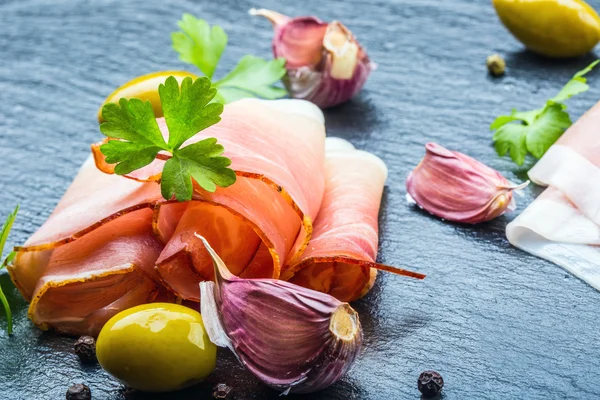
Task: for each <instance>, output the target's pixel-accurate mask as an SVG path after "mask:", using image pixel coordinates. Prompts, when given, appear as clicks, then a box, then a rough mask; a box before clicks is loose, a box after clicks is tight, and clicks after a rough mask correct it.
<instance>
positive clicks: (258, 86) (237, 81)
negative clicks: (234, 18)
mask: <svg viewBox="0 0 600 400" xmlns="http://www.w3.org/2000/svg"><path fill="white" fill-rule="evenodd" d="M179 27H180V28H181V30H182V32H175V33H173V34H172V35H171V38H172V40H173V48H174V49H175V50H176V51H177V52H178V53H179V58H180V59H181V60H182V61H184V62H187V63H190V64H194V65H196V66H197V67H198V68H199V69H200V71H202V73H204V74H205V75H206V76H208V77H209V78H211V79H212V76H213V74H214V72H215V69H216V67H217V64H218V62H219V59H220V58H221V54H222V53H223V50H224V49H225V46H226V45H227V35H226V34H225V32H224V31H223V30H222V29H221V28H219V27H218V26H216V25H215V26H213V27H212V28H210V25H209V24H208V23H207V22H206V21H204V20H202V19H199V18H195V17H193V16H192V15H190V14H184V15H183V18H182V19H181V21H179ZM285 73H286V69H285V60H284V59H283V58H278V59H276V60H270V61H267V60H264V59H262V58H260V57H255V56H251V55H246V56H244V57H243V58H242V59H241V60H240V62H239V63H238V64H237V65H236V67H235V68H234V69H233V70H232V71H231V72H230V73H229V74H227V75H226V76H225V77H224V78H222V79H220V80H217V81H214V82H213V85H214V87H216V88H217V89H218V93H217V95H216V96H217V97H216V99H217V101H219V102H223V103H230V102H232V101H235V100H239V99H242V98H246V97H259V98H264V99H270V100H272V99H278V98H281V97H284V96H286V95H287V90H285V89H283V88H280V87H276V86H274V85H275V84H276V83H277V82H279V80H281V78H282V77H283V76H284V75H285Z"/></svg>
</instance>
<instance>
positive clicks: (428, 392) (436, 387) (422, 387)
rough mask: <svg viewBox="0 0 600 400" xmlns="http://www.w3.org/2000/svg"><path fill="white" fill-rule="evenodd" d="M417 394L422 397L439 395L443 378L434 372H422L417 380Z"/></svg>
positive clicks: (442, 385)
mask: <svg viewBox="0 0 600 400" xmlns="http://www.w3.org/2000/svg"><path fill="white" fill-rule="evenodd" d="M417 385H418V388H419V392H421V393H423V397H425V398H427V397H433V396H437V395H438V394H440V392H441V391H442V388H443V387H444V378H442V376H441V375H440V374H439V373H438V372H435V371H423V372H421V375H419V379H418V380H417Z"/></svg>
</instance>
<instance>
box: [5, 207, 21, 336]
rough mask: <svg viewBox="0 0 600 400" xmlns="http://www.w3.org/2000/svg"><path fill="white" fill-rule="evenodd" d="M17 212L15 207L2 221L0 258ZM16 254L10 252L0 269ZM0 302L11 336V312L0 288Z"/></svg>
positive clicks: (17, 208)
mask: <svg viewBox="0 0 600 400" xmlns="http://www.w3.org/2000/svg"><path fill="white" fill-rule="evenodd" d="M18 212H19V206H17V207H15V209H14V211H13V212H12V213H10V214H8V217H7V218H6V221H4V225H3V226H2V230H0V257H1V256H2V252H3V251H4V245H5V244H6V240H7V239H8V234H9V233H10V229H11V228H12V225H13V223H14V222H15V219H16V218H17V213H18ZM15 255H16V253H15V252H14V251H13V252H11V253H10V254H9V255H8V257H6V260H5V261H4V263H3V264H2V265H1V266H0V268H4V266H5V265H6V264H8V263H10V262H11V261H12V260H13V258H14V257H15ZM0 302H1V303H2V306H3V307H4V313H5V314H6V321H7V329H6V330H7V331H8V334H9V335H11V334H12V312H11V310H10V304H8V300H7V299H6V296H5V295H4V292H3V291H2V288H1V287H0Z"/></svg>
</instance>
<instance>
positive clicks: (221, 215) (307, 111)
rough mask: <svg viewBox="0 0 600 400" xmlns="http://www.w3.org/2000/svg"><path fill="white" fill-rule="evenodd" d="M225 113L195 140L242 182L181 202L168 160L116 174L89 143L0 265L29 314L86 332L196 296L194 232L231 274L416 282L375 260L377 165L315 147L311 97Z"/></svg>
mask: <svg viewBox="0 0 600 400" xmlns="http://www.w3.org/2000/svg"><path fill="white" fill-rule="evenodd" d="M222 118H223V119H222V121H221V122H220V123H219V124H217V125H215V126H213V127H211V128H210V129H207V130H206V131H202V132H200V133H199V134H198V135H197V136H196V137H195V138H193V140H201V139H203V138H205V137H216V138H217V140H218V141H219V142H220V143H221V144H223V145H224V147H225V149H226V153H225V155H226V156H228V157H229V158H231V160H232V165H231V166H232V168H233V169H234V170H235V171H236V174H237V177H238V179H237V181H236V183H235V184H234V185H231V186H230V187H227V188H217V190H216V191H215V192H214V193H209V192H206V191H204V190H203V189H201V188H200V187H195V188H194V194H193V199H192V200H191V201H188V202H184V203H178V202H175V201H173V200H170V201H167V200H165V199H163V198H162V197H161V194H160V186H159V184H158V183H159V179H160V172H161V168H162V163H164V158H165V157H163V156H164V155H161V156H159V157H158V158H157V159H156V160H155V161H154V162H153V163H152V164H150V165H149V166H147V167H145V168H143V169H142V170H138V171H135V173H134V174H133V175H131V176H128V178H131V179H126V178H127V177H121V176H116V175H113V174H112V173H113V172H114V171H113V170H112V168H113V166H111V165H109V164H106V163H105V162H104V158H103V156H102V154H101V153H100V152H99V145H95V146H94V147H93V150H92V151H93V155H94V157H93V160H92V158H90V160H88V161H86V163H85V164H84V165H83V167H82V168H81V170H80V172H79V174H78V176H77V177H76V178H75V180H74V181H73V183H72V185H71V187H70V188H69V189H68V190H67V192H66V193H65V195H64V197H63V198H62V200H61V201H60V202H59V204H58V205H57V207H56V209H55V210H54V212H53V213H52V215H51V216H50V217H49V218H48V220H47V221H46V222H45V223H44V225H42V227H40V229H39V230H38V231H37V232H36V233H35V234H34V235H33V236H32V237H31V238H30V239H29V240H28V241H27V242H26V243H25V244H24V245H23V246H22V247H18V248H17V249H16V250H18V252H17V255H16V258H15V260H14V264H13V265H11V266H9V273H10V275H11V278H12V279H13V281H14V282H15V284H16V286H17V287H18V288H19V290H20V291H21V293H22V294H23V296H24V297H25V298H26V299H27V300H28V301H30V307H29V316H30V318H31V319H32V321H33V322H35V323H36V324H37V325H38V326H40V327H41V328H43V329H46V328H50V327H52V328H55V329H57V330H59V331H61V332H66V333H71V334H82V333H86V334H91V335H96V334H97V333H98V331H99V330H100V328H101V327H102V326H103V324H104V323H105V322H106V320H107V319H108V318H110V317H111V316H112V315H114V314H115V313H117V312H119V311H121V310H123V309H126V308H129V307H132V306H135V305H138V304H142V303H148V302H152V301H157V300H159V299H160V300H163V301H164V300H166V301H174V300H175V298H176V297H177V300H178V301H182V302H183V303H184V304H190V303H191V302H198V301H199V289H198V283H199V282H200V281H203V280H209V279H213V278H214V275H213V274H214V270H213V265H212V259H211V257H210V256H209V255H208V253H207V251H206V249H205V247H204V246H203V244H202V243H201V242H200V239H198V238H197V235H201V236H203V237H205V238H207V239H208V240H209V241H210V242H211V245H212V246H213V247H214V249H215V250H216V251H217V252H218V253H219V254H220V257H221V258H222V259H223V260H224V261H225V262H226V263H227V265H228V267H229V268H230V270H231V272H232V273H234V274H236V275H239V276H242V277H245V278H276V279H277V278H280V279H288V280H291V281H292V282H295V283H297V284H300V285H302V286H306V287H309V288H313V289H317V290H320V291H323V292H328V293H330V294H332V295H334V296H336V297H338V298H339V299H341V300H345V301H351V300H354V299H356V298H358V297H360V296H362V295H364V294H365V293H366V292H367V291H368V290H369V289H370V287H371V286H372V285H373V283H374V280H375V276H376V270H377V269H384V270H389V271H393V272H396V273H400V274H404V275H408V276H413V277H419V278H422V277H423V276H422V275H420V274H415V273H410V272H407V271H403V270H399V269H395V268H393V267H389V266H385V265H381V264H377V263H376V262H375V259H376V255H377V242H378V234H377V216H378V212H379V203H380V200H381V195H382V191H383V185H384V183H385V179H386V176H387V169H386V167H385V165H384V164H383V162H382V161H381V160H380V159H379V158H377V157H375V156H374V155H372V154H369V153H366V152H362V151H358V150H356V149H354V147H353V146H352V145H351V144H350V143H348V142H346V141H343V140H341V139H328V141H327V156H325V130H324V121H323V115H322V114H321V112H320V110H319V109H318V108H317V107H316V106H314V105H312V104H310V103H308V102H304V101H301V100H281V101H270V102H268V101H259V100H240V101H238V102H235V103H232V104H230V105H228V106H226V107H225V111H224V112H223V116H222ZM158 123H159V125H160V126H161V129H163V134H164V135H165V136H166V135H168V132H167V131H166V126H165V124H164V121H163V120H161V119H159V120H158ZM101 171H103V172H101ZM317 215H318V217H317ZM315 219H316V220H315ZM313 221H315V223H314V224H313ZM311 237H312V240H311Z"/></svg>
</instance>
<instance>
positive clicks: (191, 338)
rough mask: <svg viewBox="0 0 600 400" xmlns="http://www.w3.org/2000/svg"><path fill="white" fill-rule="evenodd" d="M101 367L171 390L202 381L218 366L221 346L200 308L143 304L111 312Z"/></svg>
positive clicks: (134, 382)
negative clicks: (209, 331)
mask: <svg viewBox="0 0 600 400" xmlns="http://www.w3.org/2000/svg"><path fill="white" fill-rule="evenodd" d="M96 355H97V357H98V361H99V362H100V365H101V366H102V368H104V369H105V370H106V371H107V372H108V373H109V374H111V375H112V376H114V377H115V378H116V379H118V380H119V381H121V382H122V383H123V384H125V385H127V386H129V387H131V388H133V389H138V390H141V391H147V392H168V391H172V390H179V389H183V388H185V387H187V386H191V385H193V384H195V383H198V382H200V381H202V380H203V379H204V378H206V377H207V376H208V375H209V374H210V373H211V372H212V371H213V370H214V369H215V365H216V361H217V348H216V346H215V345H214V344H213V343H211V342H210V340H209V339H208V335H207V334H206V331H205V330H204V324H203V323H202V317H201V315H200V313H198V312H197V311H194V310H191V309H189V308H187V307H184V306H180V305H177V304H169V303H153V304H144V305H141V306H137V307H133V308H130V309H128V310H125V311H122V312H120V313H118V314H117V315H115V316H114V317H112V318H111V319H110V320H109V321H108V322H107V323H106V325H104V327H103V328H102V331H100V335H99V336H98V341H97V342H96Z"/></svg>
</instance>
